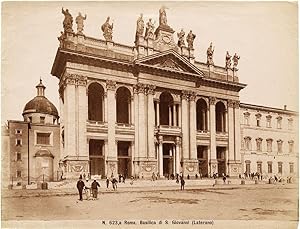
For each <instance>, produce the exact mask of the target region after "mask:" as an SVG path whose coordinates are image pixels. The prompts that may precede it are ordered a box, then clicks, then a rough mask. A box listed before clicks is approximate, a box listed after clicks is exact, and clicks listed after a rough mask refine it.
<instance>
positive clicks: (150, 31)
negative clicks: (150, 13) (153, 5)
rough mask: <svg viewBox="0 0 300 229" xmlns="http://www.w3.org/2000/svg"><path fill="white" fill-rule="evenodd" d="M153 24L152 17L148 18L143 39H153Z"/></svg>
mask: <svg viewBox="0 0 300 229" xmlns="http://www.w3.org/2000/svg"><path fill="white" fill-rule="evenodd" d="M154 24H155V22H152V19H151V18H150V19H149V21H148V22H147V24H146V32H145V39H149V38H150V39H154Z"/></svg>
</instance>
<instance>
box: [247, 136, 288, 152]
mask: <svg viewBox="0 0 300 229" xmlns="http://www.w3.org/2000/svg"><path fill="white" fill-rule="evenodd" d="M255 141H256V151H259V152H260V151H262V144H263V139H262V138H257V139H255ZM244 142H245V144H244V149H245V150H252V143H251V137H245V138H244ZM266 143H267V152H272V151H273V139H271V138H268V139H266ZM288 144H289V153H293V151H294V141H293V140H290V141H288ZM277 152H278V153H282V152H283V141H282V140H281V139H279V140H277Z"/></svg>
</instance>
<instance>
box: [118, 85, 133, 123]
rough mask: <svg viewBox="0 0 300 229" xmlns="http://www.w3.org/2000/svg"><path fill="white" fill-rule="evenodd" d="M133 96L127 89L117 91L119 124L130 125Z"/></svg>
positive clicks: (122, 88) (121, 88)
mask: <svg viewBox="0 0 300 229" xmlns="http://www.w3.org/2000/svg"><path fill="white" fill-rule="evenodd" d="M130 102H131V94H130V91H129V90H128V89H127V88H126V87H120V88H118V90H117V123H126V124H129V123H130Z"/></svg>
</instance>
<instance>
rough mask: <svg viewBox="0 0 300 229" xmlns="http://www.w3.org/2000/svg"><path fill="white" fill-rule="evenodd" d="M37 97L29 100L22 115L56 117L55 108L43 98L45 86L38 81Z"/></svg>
mask: <svg viewBox="0 0 300 229" xmlns="http://www.w3.org/2000/svg"><path fill="white" fill-rule="evenodd" d="M36 88H37V96H36V97H34V98H33V99H32V100H30V101H29V102H28V103H27V104H26V105H25V107H24V110H23V115H24V114H29V113H42V114H49V115H53V116H56V117H58V112H57V109H56V107H55V106H54V105H53V103H51V102H50V101H49V100H48V99H47V98H46V97H45V88H46V87H45V86H44V85H43V83H42V80H41V79H40V83H39V84H38V85H37V86H36Z"/></svg>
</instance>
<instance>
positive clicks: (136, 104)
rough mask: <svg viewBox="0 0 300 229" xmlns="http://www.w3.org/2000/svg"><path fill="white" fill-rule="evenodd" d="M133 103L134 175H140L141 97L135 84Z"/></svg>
mask: <svg viewBox="0 0 300 229" xmlns="http://www.w3.org/2000/svg"><path fill="white" fill-rule="evenodd" d="M133 104H134V154H133V155H132V157H133V161H134V162H133V163H134V168H135V169H134V172H135V174H134V176H135V177H137V176H138V175H139V168H138V158H139V97H138V87H137V85H134V86H133Z"/></svg>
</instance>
